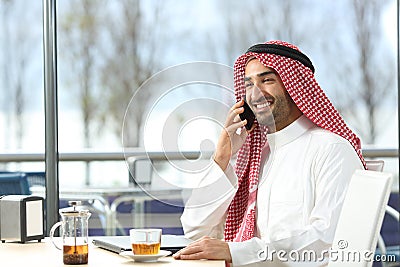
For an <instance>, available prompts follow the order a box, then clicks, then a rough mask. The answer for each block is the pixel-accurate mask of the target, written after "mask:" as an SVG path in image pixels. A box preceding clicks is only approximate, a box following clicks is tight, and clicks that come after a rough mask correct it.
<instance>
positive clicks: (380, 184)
mask: <svg viewBox="0 0 400 267" xmlns="http://www.w3.org/2000/svg"><path fill="white" fill-rule="evenodd" d="M391 183H392V174H389V173H384V172H376V171H369V170H368V171H366V170H357V171H356V172H355V173H354V174H353V176H352V178H351V180H350V184H349V188H348V191H347V193H346V197H345V200H344V203H343V208H342V211H341V213H340V216H339V221H338V225H337V228H336V232H335V238H334V240H333V243H332V251H331V252H332V254H331V256H332V257H331V259H330V262H329V267H332V266H360V267H361V266H372V263H373V256H374V252H375V248H376V244H377V240H378V235H379V231H380V229H381V226H382V221H383V216H384V213H385V208H386V205H387V202H388V199H389V194H390V189H391Z"/></svg>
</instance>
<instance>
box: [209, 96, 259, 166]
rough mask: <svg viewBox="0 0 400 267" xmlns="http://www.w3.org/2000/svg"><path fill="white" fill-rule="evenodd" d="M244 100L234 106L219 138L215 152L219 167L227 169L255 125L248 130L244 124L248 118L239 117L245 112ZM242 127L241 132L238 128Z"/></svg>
mask: <svg viewBox="0 0 400 267" xmlns="http://www.w3.org/2000/svg"><path fill="white" fill-rule="evenodd" d="M243 104H244V100H243V99H242V100H240V101H239V102H237V103H236V104H234V105H233V106H232V108H231V109H230V110H229V113H228V115H227V117H226V121H225V126H224V130H222V133H221V135H220V137H219V139H218V144H217V149H216V151H215V154H214V161H215V162H216V163H217V164H218V165H219V167H220V168H221V169H222V170H223V171H225V169H226V168H227V167H228V164H229V160H230V159H231V156H232V155H234V154H236V152H238V150H239V149H240V147H241V146H242V145H243V143H244V141H245V140H246V137H247V135H248V133H250V132H251V131H252V130H253V129H254V128H255V126H254V125H253V127H252V128H251V129H250V131H246V129H245V128H243V126H245V125H246V123H247V120H244V121H242V120H241V119H240V117H239V114H240V113H243V111H244V108H243ZM239 128H240V132H239V133H238V132H237V130H238V129H239Z"/></svg>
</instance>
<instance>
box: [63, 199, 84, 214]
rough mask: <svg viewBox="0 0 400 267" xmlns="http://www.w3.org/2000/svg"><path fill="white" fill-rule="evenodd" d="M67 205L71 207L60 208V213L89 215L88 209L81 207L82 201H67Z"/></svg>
mask: <svg viewBox="0 0 400 267" xmlns="http://www.w3.org/2000/svg"><path fill="white" fill-rule="evenodd" d="M68 205H70V206H71V207H68V208H63V209H60V214H61V215H66V216H88V215H90V212H89V210H87V209H83V207H82V206H81V205H82V201H75V200H74V201H68Z"/></svg>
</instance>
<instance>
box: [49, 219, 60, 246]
mask: <svg viewBox="0 0 400 267" xmlns="http://www.w3.org/2000/svg"><path fill="white" fill-rule="evenodd" d="M61 224H62V222H57V223H55V224H54V225H53V226H52V227H51V229H50V239H51V242H53V245H54V246H55V247H56V248H58V249H59V250H62V248H61V247H59V246H58V245H57V243H56V242H54V239H53V237H54V232H55V231H56V229H57V228H58V227H59V226H60V225H61Z"/></svg>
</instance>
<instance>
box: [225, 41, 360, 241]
mask: <svg viewBox="0 0 400 267" xmlns="http://www.w3.org/2000/svg"><path fill="white" fill-rule="evenodd" d="M265 44H271V45H273V46H279V47H281V48H282V50H286V48H291V49H288V50H292V49H294V50H297V51H299V52H300V50H299V48H298V47H296V46H294V45H292V44H289V43H286V42H282V41H270V42H267V43H265ZM297 51H294V52H297ZM284 54H285V53H284ZM295 54H296V53H295ZM299 54H301V55H302V53H301V52H300V53H299ZM250 57H255V58H257V59H258V60H259V61H260V62H261V63H262V64H263V65H264V66H266V67H269V68H272V69H274V70H275V71H276V72H277V73H278V74H279V76H280V78H281V80H282V82H283V84H284V86H285V88H286V90H287V92H288V93H289V95H290V96H291V98H292V99H293V101H294V102H295V104H296V105H297V106H298V108H299V109H300V110H301V111H302V112H303V114H304V115H305V116H306V117H308V118H309V119H310V120H311V121H313V122H314V123H315V124H316V125H318V126H319V127H321V128H324V129H326V130H328V131H330V132H333V133H335V134H338V135H340V136H341V137H343V138H345V139H347V140H348V141H349V142H350V143H351V145H352V146H353V147H354V149H355V151H356V152H357V154H358V156H359V157H360V160H361V162H362V163H363V164H364V166H365V161H364V159H363V157H362V154H361V144H360V139H359V138H358V137H357V136H356V135H355V134H354V133H353V132H352V131H351V130H350V129H349V128H348V127H347V125H346V123H345V122H344V120H343V118H342V117H341V116H340V114H339V112H338V111H337V110H336V109H335V108H334V107H333V105H332V103H331V102H330V101H329V99H328V97H327V96H326V95H325V93H324V92H323V91H322V89H321V87H320V86H319V85H318V83H317V81H316V80H315V77H314V73H313V71H314V69H313V66H312V64H311V61H310V62H308V61H306V62H304V61H302V58H301V57H300V58H299V60H296V59H294V58H297V57H296V55H294V56H291V57H287V56H283V55H282V54H280V53H274V52H273V51H272V52H270V53H268V52H267V53H265V52H264V53H263V52H259V51H257V52H247V53H245V54H244V55H242V56H240V57H239V58H238V59H237V60H236V62H235V65H234V86H235V96H236V100H237V101H240V100H241V99H242V97H243V95H245V87H244V73H245V67H246V63H247V61H248V59H249V58H250ZM304 57H306V56H304ZM306 58H307V57H306ZM307 60H308V58H307ZM307 63H309V64H307ZM306 65H307V66H306ZM310 65H311V66H310ZM255 123H257V122H255ZM261 128H262V127H260V126H259V125H258V123H257V126H256V128H255V129H254V130H253V131H252V132H251V133H250V134H249V135H248V136H247V139H246V142H245V144H244V145H243V146H242V148H241V149H240V150H239V152H238V156H237V162H236V174H237V176H238V187H239V188H238V191H237V193H236V195H235V197H234V199H233V201H232V203H231V204H230V206H229V210H228V216H227V219H226V225H225V240H226V241H236V242H240V241H245V240H248V239H250V238H252V237H253V236H254V227H255V209H256V207H255V204H256V195H257V187H258V178H259V177H258V176H259V173H260V162H261V151H262V148H263V146H264V145H265V142H266V131H265V129H261Z"/></svg>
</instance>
